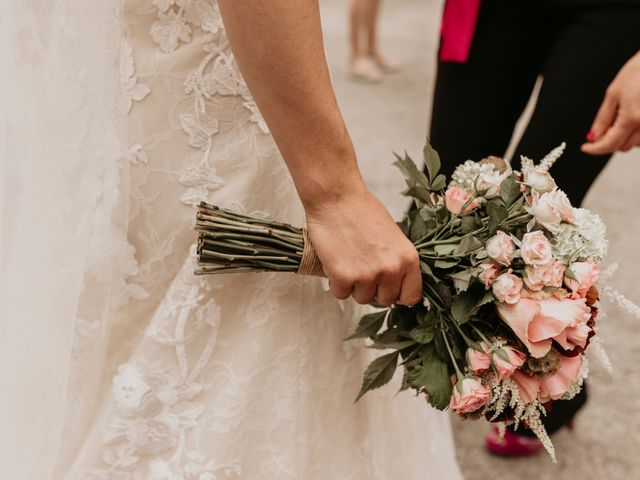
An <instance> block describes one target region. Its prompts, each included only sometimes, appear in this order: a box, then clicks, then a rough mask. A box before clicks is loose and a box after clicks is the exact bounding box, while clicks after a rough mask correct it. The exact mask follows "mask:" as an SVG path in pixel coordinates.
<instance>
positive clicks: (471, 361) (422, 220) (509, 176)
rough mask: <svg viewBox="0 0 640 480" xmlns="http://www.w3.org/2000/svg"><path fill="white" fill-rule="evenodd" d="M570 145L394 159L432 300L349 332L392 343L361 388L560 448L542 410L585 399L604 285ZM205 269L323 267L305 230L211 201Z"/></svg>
mask: <svg viewBox="0 0 640 480" xmlns="http://www.w3.org/2000/svg"><path fill="white" fill-rule="evenodd" d="M563 149H564V145H562V146H560V147H558V148H556V149H555V150H553V151H552V152H551V153H550V154H549V155H547V156H546V157H545V158H544V159H542V160H541V161H540V162H539V163H538V164H537V165H536V164H534V162H533V161H532V160H531V159H528V158H526V157H523V158H522V162H521V170H520V171H514V170H513V169H512V168H511V167H510V165H509V164H508V163H507V162H506V161H505V160H503V159H502V158H498V157H489V158H486V159H483V160H481V161H471V160H468V161H467V162H465V163H464V164H462V165H460V166H459V167H458V168H457V169H456V170H455V172H454V173H453V175H452V178H451V180H450V181H449V182H448V183H447V180H446V178H445V177H444V175H442V174H441V173H440V172H439V171H440V158H439V156H438V154H437V153H436V151H435V150H434V149H433V148H431V146H429V145H427V146H426V147H425V149H424V161H425V167H426V168H425V171H424V172H422V171H421V170H419V169H418V168H417V167H416V164H415V163H414V162H413V161H412V160H411V158H409V157H408V156H407V155H406V154H405V156H404V157H400V156H396V158H397V161H396V163H395V164H396V165H397V166H398V167H399V169H400V170H401V171H402V173H403V174H404V176H405V178H406V182H407V187H408V188H407V190H406V191H405V192H404V194H405V195H407V196H409V197H411V198H412V199H413V201H414V204H415V208H414V209H413V210H411V211H410V213H409V214H408V215H407V216H406V218H405V219H404V220H403V221H402V222H401V223H400V227H401V228H402V230H403V231H404V233H405V234H406V235H407V237H409V239H411V241H412V242H413V244H414V245H415V248H416V249H417V251H418V253H419V256H420V263H421V271H422V280H423V291H424V295H423V297H424V301H423V302H422V303H420V304H418V305H416V306H414V307H410V308H409V307H404V306H401V305H394V306H392V307H390V308H381V307H380V306H376V307H378V308H376V310H375V311H374V313H369V314H368V315H365V316H364V317H362V319H361V321H360V323H359V325H358V327H357V329H356V331H355V332H354V333H353V334H352V335H351V336H350V337H348V339H356V338H366V339H369V342H370V347H371V348H375V349H379V350H381V351H383V352H384V354H383V355H381V356H380V357H378V358H377V359H376V360H374V361H373V362H372V363H371V364H370V365H369V367H368V368H367V369H366V371H365V372H364V378H363V383H362V388H361V391H360V393H359V395H358V398H360V397H361V396H362V395H363V394H365V393H366V392H367V391H369V390H372V389H375V388H379V387H381V386H383V385H384V384H386V383H388V382H389V381H390V380H391V378H392V377H393V376H394V373H395V371H396V369H397V368H398V366H401V367H402V369H403V381H402V389H403V390H404V389H412V390H413V391H415V392H416V393H417V394H419V395H423V396H424V397H425V398H426V400H427V401H428V402H429V403H430V404H431V405H432V406H434V407H435V408H438V409H441V410H443V409H446V408H449V409H451V410H452V411H453V412H455V413H457V414H458V415H460V416H462V417H464V418H471V419H476V418H481V417H484V418H486V419H487V420H488V421H490V422H500V423H501V424H502V425H505V424H510V425H513V426H514V427H517V426H518V425H520V424H523V425H525V426H526V427H528V428H530V429H531V430H532V431H533V432H534V433H535V434H536V435H537V437H538V438H539V439H540V440H541V441H542V443H543V445H544V446H545V448H546V449H547V451H548V452H549V454H550V455H551V457H552V458H554V459H555V454H554V448H553V445H552V443H551V440H550V439H549V436H548V435H547V433H546V431H545V429H544V426H543V424H542V421H541V419H542V417H543V416H544V415H545V414H546V412H547V411H548V409H550V408H552V404H553V402H554V401H557V400H566V399H570V398H572V397H573V396H574V395H576V394H577V393H578V392H579V391H580V389H581V387H582V384H583V381H584V379H585V377H586V376H587V373H588V369H587V361H586V358H585V356H584V354H585V351H586V349H587V348H588V347H589V344H590V342H591V341H592V337H593V336H594V334H595V323H596V319H597V317H598V301H599V293H598V289H597V288H596V282H597V281H598V277H599V274H600V263H601V261H602V258H603V257H604V255H605V253H606V250H607V240H606V237H605V227H604V224H603V223H602V221H601V220H600V219H599V217H598V216H596V215H594V214H593V213H591V212H589V211H588V210H585V209H578V208H573V207H572V206H571V203H570V202H569V199H568V198H567V196H566V194H565V193H564V192H562V191H561V190H560V189H558V188H557V186H556V184H555V182H554V179H553V178H552V176H551V175H550V174H549V168H550V167H551V166H552V165H553V163H554V162H555V161H556V160H557V159H558V158H559V157H560V156H561V154H562V152H563ZM196 230H197V231H198V232H199V243H198V254H199V259H198V263H199V268H198V270H197V271H196V273H197V274H220V273H230V272H249V271H278V272H297V273H305V274H312V275H322V265H321V263H320V262H319V260H318V259H317V256H315V253H314V251H313V247H312V245H311V242H310V241H309V239H308V238H307V236H306V231H305V230H304V229H301V228H296V227H292V226H290V225H285V224H281V223H277V222H273V221H270V220H264V219H257V218H251V217H247V216H243V215H239V214H237V213H233V212H230V211H226V210H223V209H220V208H217V207H215V206H212V205H209V204H206V203H202V204H201V205H200V207H199V210H198V213H197V222H196Z"/></svg>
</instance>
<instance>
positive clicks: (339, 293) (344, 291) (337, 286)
mask: <svg viewBox="0 0 640 480" xmlns="http://www.w3.org/2000/svg"><path fill="white" fill-rule="evenodd" d="M329 290H331V294H332V295H333V296H334V297H336V298H338V299H340V300H344V299H345V298H349V296H350V295H351V292H352V291H353V285H352V284H350V283H345V282H340V281H338V280H335V279H333V278H329Z"/></svg>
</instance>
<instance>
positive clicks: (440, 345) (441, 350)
mask: <svg viewBox="0 0 640 480" xmlns="http://www.w3.org/2000/svg"><path fill="white" fill-rule="evenodd" d="M443 335H445V333H444V332H443V331H442V330H437V331H436V336H435V337H434V339H433V345H434V346H435V347H436V348H435V350H436V353H437V354H438V357H439V358H440V360H442V361H443V362H448V361H449V360H450V356H449V350H447V344H446V343H445V342H444V337H443Z"/></svg>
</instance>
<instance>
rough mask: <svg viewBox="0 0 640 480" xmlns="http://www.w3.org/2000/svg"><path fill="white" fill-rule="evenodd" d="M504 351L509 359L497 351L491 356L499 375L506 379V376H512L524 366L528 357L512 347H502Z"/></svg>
mask: <svg viewBox="0 0 640 480" xmlns="http://www.w3.org/2000/svg"><path fill="white" fill-rule="evenodd" d="M502 351H503V352H504V353H505V354H506V355H507V357H509V361H506V360H505V359H504V358H502V357H501V356H500V355H498V354H497V353H496V352H494V353H493V356H492V357H491V358H492V360H493V364H494V365H495V367H496V369H497V370H498V377H500V379H502V380H504V379H505V378H509V377H510V376H512V375H513V374H514V373H515V371H516V370H518V368H520V367H521V366H522V364H523V363H524V361H525V360H526V358H527V357H526V356H525V354H524V353H522V352H519V351H518V350H516V349H514V348H511V347H502Z"/></svg>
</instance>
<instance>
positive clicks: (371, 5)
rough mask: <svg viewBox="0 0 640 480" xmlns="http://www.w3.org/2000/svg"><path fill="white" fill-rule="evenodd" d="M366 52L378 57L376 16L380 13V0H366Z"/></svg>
mask: <svg viewBox="0 0 640 480" xmlns="http://www.w3.org/2000/svg"><path fill="white" fill-rule="evenodd" d="M367 4H368V8H367V19H366V26H367V54H368V55H371V56H372V57H375V58H378V57H379V56H380V51H379V50H378V16H379V14H380V4H381V0H367Z"/></svg>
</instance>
